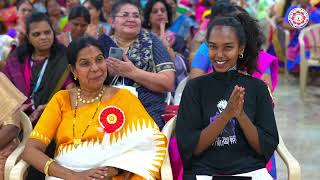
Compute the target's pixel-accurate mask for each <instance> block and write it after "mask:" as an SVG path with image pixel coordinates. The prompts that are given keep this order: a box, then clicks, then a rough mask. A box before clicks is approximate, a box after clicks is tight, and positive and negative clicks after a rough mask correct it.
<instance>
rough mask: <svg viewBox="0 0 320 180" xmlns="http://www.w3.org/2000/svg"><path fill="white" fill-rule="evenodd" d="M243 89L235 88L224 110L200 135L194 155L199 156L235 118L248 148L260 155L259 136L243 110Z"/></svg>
mask: <svg viewBox="0 0 320 180" xmlns="http://www.w3.org/2000/svg"><path fill="white" fill-rule="evenodd" d="M244 95H245V89H244V88H242V87H239V86H235V88H234V90H233V92H232V94H231V96H230V98H229V101H228V105H227V107H226V109H225V110H224V111H223V112H222V113H221V114H219V115H218V116H217V117H216V119H215V121H214V122H212V123H210V125H209V126H207V127H206V128H205V129H203V130H202V132H201V134H200V139H199V142H198V144H197V146H196V149H195V151H194V155H196V156H198V155H201V153H202V152H203V151H205V150H206V149H207V148H208V147H209V146H211V144H212V142H213V141H214V140H215V139H216V138H217V137H218V136H219V134H220V133H221V131H222V130H223V129H224V128H225V126H226V125H227V123H228V122H229V120H230V119H231V118H233V117H235V118H236V119H237V120H238V122H239V124H240V127H241V129H242V131H243V132H244V134H245V137H246V139H247V140H248V142H249V144H250V146H251V147H252V148H253V149H254V150H255V151H256V152H257V153H258V154H261V146H260V142H259V135H258V131H257V128H256V127H255V126H254V124H253V123H252V122H251V121H250V119H249V118H248V116H247V115H246V113H245V112H244V110H243V104H244Z"/></svg>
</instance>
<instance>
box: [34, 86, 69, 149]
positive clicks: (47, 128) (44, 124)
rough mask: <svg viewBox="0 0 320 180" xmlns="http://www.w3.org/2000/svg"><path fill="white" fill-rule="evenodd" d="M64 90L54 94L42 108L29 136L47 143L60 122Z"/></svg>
mask: <svg viewBox="0 0 320 180" xmlns="http://www.w3.org/2000/svg"><path fill="white" fill-rule="evenodd" d="M65 94H66V91H59V92H58V93H57V94H55V95H54V96H53V97H52V99H51V100H50V101H49V103H48V104H47V106H46V108H45V109H44V111H43V113H42V115H41V117H40V119H39V121H38V122H37V125H36V126H35V128H34V129H33V131H32V132H31V134H30V138H34V139H38V140H40V141H41V142H43V143H45V144H46V145H48V144H49V143H50V142H51V140H52V139H53V138H54V136H55V134H56V131H57V129H58V126H59V124H60V122H61V119H62V118H61V116H62V106H63V102H64V99H67V98H65V97H63V96H64V95H65Z"/></svg>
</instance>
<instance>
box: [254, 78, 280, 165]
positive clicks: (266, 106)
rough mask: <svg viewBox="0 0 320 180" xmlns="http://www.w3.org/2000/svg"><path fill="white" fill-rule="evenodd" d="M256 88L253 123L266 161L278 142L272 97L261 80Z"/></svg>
mask: <svg viewBox="0 0 320 180" xmlns="http://www.w3.org/2000/svg"><path fill="white" fill-rule="evenodd" d="M257 90H258V91H257V92H258V95H257V111H256V115H255V123H254V124H255V125H256V127H257V130H258V135H259V141H260V145H261V149H262V153H263V155H264V157H265V159H266V161H268V160H269V159H270V158H271V156H272V154H273V153H274V151H275V149H276V148H277V146H278V144H279V136H278V129H277V125H276V120H275V116H274V112H273V106H272V99H271V97H270V94H269V91H268V88H267V86H266V85H265V84H264V83H263V81H259V83H258V87H257Z"/></svg>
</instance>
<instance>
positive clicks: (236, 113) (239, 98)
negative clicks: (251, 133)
mask: <svg viewBox="0 0 320 180" xmlns="http://www.w3.org/2000/svg"><path fill="white" fill-rule="evenodd" d="M244 95H245V88H243V87H240V86H238V85H236V86H235V87H234V89H233V91H232V93H231V96H230V98H229V101H228V105H227V107H226V109H225V111H226V113H227V114H228V115H229V116H231V118H234V117H235V118H237V119H239V117H241V115H242V114H243V112H244V111H243V104H244Z"/></svg>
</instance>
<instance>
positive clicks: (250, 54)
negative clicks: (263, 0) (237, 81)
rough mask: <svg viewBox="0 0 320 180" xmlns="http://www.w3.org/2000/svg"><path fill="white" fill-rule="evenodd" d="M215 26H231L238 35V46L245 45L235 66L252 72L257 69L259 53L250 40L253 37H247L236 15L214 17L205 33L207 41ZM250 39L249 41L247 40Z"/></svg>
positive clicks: (254, 43)
mask: <svg viewBox="0 0 320 180" xmlns="http://www.w3.org/2000/svg"><path fill="white" fill-rule="evenodd" d="M215 26H229V27H232V28H233V29H234V31H235V33H236V35H237V37H238V40H239V44H240V46H245V49H244V53H243V58H242V59H238V60H237V68H238V69H239V70H243V71H247V72H248V73H249V74H252V73H253V72H254V71H255V70H257V57H258V53H259V49H258V48H253V47H254V46H256V42H254V41H252V40H253V39H255V38H254V37H249V38H248V35H247V32H246V31H245V27H244V25H243V24H242V23H241V21H239V19H238V18H237V17H233V16H229V17H219V18H216V19H214V20H213V21H212V22H211V23H210V24H209V26H208V31H207V34H206V40H207V41H208V40H209V38H210V35H211V31H212V30H213V28H214V27H215ZM249 39H250V41H249Z"/></svg>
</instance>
